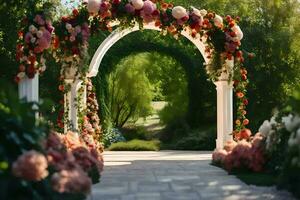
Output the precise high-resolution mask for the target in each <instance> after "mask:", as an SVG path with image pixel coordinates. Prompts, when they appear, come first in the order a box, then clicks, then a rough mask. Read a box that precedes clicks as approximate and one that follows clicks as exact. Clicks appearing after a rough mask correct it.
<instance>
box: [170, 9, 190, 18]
mask: <svg viewBox="0 0 300 200" xmlns="http://www.w3.org/2000/svg"><path fill="white" fill-rule="evenodd" d="M172 15H173V17H174V18H175V19H181V18H183V17H185V16H187V15H188V14H187V12H186V9H185V8H184V7H182V6H176V7H174V8H173V10H172Z"/></svg>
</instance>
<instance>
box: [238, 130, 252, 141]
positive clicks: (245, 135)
mask: <svg viewBox="0 0 300 200" xmlns="http://www.w3.org/2000/svg"><path fill="white" fill-rule="evenodd" d="M251 134H252V133H251V131H250V130H249V129H244V130H242V131H241V135H240V136H241V139H246V140H248V139H249V138H250V137H251Z"/></svg>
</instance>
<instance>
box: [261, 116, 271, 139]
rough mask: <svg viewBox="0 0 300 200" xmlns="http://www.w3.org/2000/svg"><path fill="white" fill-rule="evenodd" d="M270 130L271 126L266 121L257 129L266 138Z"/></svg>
mask: <svg viewBox="0 0 300 200" xmlns="http://www.w3.org/2000/svg"><path fill="white" fill-rule="evenodd" d="M271 130H272V125H271V123H270V122H269V121H268V120H266V121H264V123H263V124H262V125H261V126H260V128H259V129H258V132H260V133H261V134H263V135H264V136H268V135H269V132H270V131H271Z"/></svg>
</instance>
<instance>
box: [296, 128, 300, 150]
mask: <svg viewBox="0 0 300 200" xmlns="http://www.w3.org/2000/svg"><path fill="white" fill-rule="evenodd" d="M296 139H297V142H298V145H299V146H300V128H299V129H298V131H297V134H296Z"/></svg>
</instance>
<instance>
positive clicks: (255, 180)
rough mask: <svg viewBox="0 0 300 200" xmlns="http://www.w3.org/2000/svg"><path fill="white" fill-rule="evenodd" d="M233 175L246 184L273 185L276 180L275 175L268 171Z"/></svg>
mask: <svg viewBox="0 0 300 200" xmlns="http://www.w3.org/2000/svg"><path fill="white" fill-rule="evenodd" d="M234 175H235V176H236V177H237V178H239V179H240V180H241V181H243V182H244V183H246V184H248V185H256V186H273V185H276V181H277V177H276V176H274V175H272V174H269V173H254V172H248V173H247V172H244V173H237V174H234Z"/></svg>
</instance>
